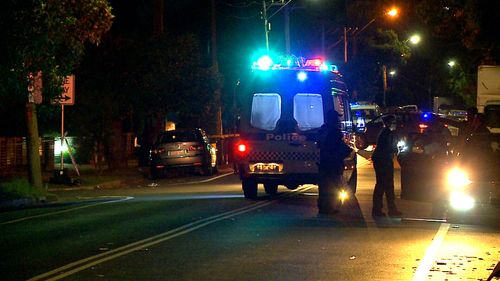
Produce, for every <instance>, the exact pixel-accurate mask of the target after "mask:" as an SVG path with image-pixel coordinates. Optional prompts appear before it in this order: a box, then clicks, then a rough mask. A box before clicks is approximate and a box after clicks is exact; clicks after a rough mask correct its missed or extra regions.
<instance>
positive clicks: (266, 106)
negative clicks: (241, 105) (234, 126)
mask: <svg viewBox="0 0 500 281" xmlns="http://www.w3.org/2000/svg"><path fill="white" fill-rule="evenodd" d="M280 117H281V97H280V95H278V94H276V93H256V94H254V95H253V100H252V112H251V116H250V124H251V125H252V126H253V127H255V128H259V129H263V130H268V131H271V130H274V129H275V128H276V123H277V122H278V120H279V119H280Z"/></svg>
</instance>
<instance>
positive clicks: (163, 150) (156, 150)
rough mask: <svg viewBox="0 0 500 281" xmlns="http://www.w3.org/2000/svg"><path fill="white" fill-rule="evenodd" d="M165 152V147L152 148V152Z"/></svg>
mask: <svg viewBox="0 0 500 281" xmlns="http://www.w3.org/2000/svg"><path fill="white" fill-rule="evenodd" d="M164 152H165V148H163V147H159V148H155V149H153V150H151V154H162V153H164Z"/></svg>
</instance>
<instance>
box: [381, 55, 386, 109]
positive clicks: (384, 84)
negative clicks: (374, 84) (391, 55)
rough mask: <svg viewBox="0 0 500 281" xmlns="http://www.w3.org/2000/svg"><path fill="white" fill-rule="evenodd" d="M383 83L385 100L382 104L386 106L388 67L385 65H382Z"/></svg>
mask: <svg viewBox="0 0 500 281" xmlns="http://www.w3.org/2000/svg"><path fill="white" fill-rule="evenodd" d="M382 83H383V92H384V93H383V94H384V96H383V100H382V104H383V105H384V107H385V106H386V94H387V67H386V66H385V64H384V65H382Z"/></svg>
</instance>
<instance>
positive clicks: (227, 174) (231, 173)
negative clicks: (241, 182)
mask: <svg viewBox="0 0 500 281" xmlns="http://www.w3.org/2000/svg"><path fill="white" fill-rule="evenodd" d="M229 175H234V173H233V172H230V173H226V174H222V175H219V176H216V177H213V178H209V179H206V180H199V181H190V182H180V183H170V184H167V185H186V184H195V183H205V182H211V181H214V180H216V179H220V178H223V177H226V176H229Z"/></svg>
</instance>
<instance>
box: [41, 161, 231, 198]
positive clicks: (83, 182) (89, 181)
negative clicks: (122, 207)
mask: <svg viewBox="0 0 500 281" xmlns="http://www.w3.org/2000/svg"><path fill="white" fill-rule="evenodd" d="M68 170H69V175H70V177H71V178H72V179H73V180H74V181H75V184H74V185H61V184H52V183H49V184H48V188H47V190H48V191H49V192H54V191H65V190H92V189H111V188H126V187H133V186H139V185H142V186H144V185H148V184H151V183H154V182H155V180H153V179H151V178H150V174H149V167H128V168H121V169H117V170H113V171H109V170H102V171H98V170H96V169H94V168H93V167H91V166H89V165H84V166H82V167H79V170H80V177H78V175H77V174H76V171H75V170H74V169H73V168H68ZM217 170H218V173H217V174H214V175H213V176H217V175H220V174H226V173H232V172H234V170H233V165H232V163H229V164H222V165H219V166H218V167H217ZM51 176H52V175H51ZM213 176H203V175H200V174H198V173H196V172H195V173H190V172H189V171H187V170H183V169H174V170H171V171H169V172H168V173H167V174H166V175H165V176H164V177H162V178H160V179H159V180H160V181H162V182H167V184H168V183H182V182H189V181H196V180H204V179H207V178H210V177H213ZM49 179H50V177H49V176H47V181H46V182H48V181H49Z"/></svg>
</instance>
